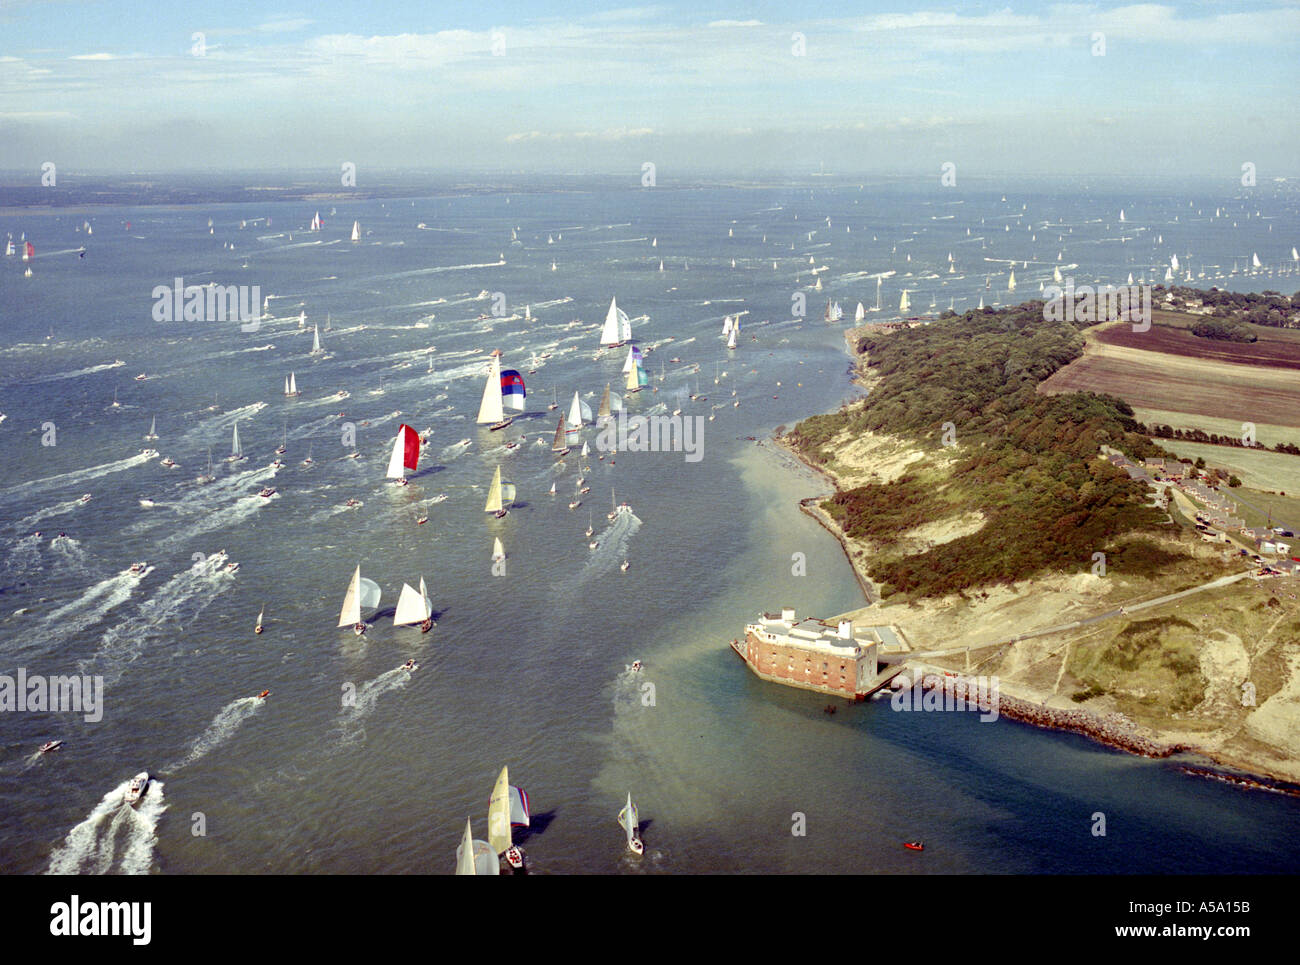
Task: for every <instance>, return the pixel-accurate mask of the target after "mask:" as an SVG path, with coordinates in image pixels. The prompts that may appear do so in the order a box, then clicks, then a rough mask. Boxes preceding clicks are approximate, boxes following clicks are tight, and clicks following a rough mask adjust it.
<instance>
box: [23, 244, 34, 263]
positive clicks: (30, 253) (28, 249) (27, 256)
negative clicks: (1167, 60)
mask: <svg viewBox="0 0 1300 965" xmlns="http://www.w3.org/2000/svg"><path fill="white" fill-rule="evenodd" d="M35 257H36V249H35V248H33V247H32V243H31V242H30V241H28V242H24V247H23V261H31V260H32V259H33V258H35Z"/></svg>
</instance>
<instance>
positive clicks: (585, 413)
mask: <svg viewBox="0 0 1300 965" xmlns="http://www.w3.org/2000/svg"><path fill="white" fill-rule="evenodd" d="M590 421H591V406H589V405H587V403H585V402H583V401H582V400H581V399H580V398H578V393H577V392H574V393H573V404H572V405H570V406H569V416H568V420H567V422H568V429H567V430H566V431H568V432H571V433H573V432H577V431H578V430H579V429H581V428H582V427H583V426H584V425H586V424H587V423H588V422H590Z"/></svg>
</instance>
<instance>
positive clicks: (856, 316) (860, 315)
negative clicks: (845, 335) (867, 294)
mask: <svg viewBox="0 0 1300 965" xmlns="http://www.w3.org/2000/svg"><path fill="white" fill-rule="evenodd" d="M866 317H867V310H866V309H865V308H863V307H862V302H858V310H857V311H855V312H854V313H853V320H854V321H855V322H860V321H862V320H863V319H864V318H866Z"/></svg>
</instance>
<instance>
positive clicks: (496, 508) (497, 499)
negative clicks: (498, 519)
mask: <svg viewBox="0 0 1300 965" xmlns="http://www.w3.org/2000/svg"><path fill="white" fill-rule="evenodd" d="M500 511H501V467H500V466H497V468H496V472H494V473H492V485H491V486H490V487H489V488H488V498H487V505H485V506H484V507H483V512H485V513H499V512H500Z"/></svg>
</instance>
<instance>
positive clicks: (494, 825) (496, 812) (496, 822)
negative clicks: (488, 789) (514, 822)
mask: <svg viewBox="0 0 1300 965" xmlns="http://www.w3.org/2000/svg"><path fill="white" fill-rule="evenodd" d="M488 844H489V845H491V846H492V850H493V851H495V852H496V853H497V854H502V853H504V852H505V851H506V849H507V848H509V847H510V845H511V844H512V842H511V840H510V768H509V767H503V768H501V775H500V776H499V777H498V778H497V783H496V787H494V788H493V789H492V800H491V801H490V802H488Z"/></svg>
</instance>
